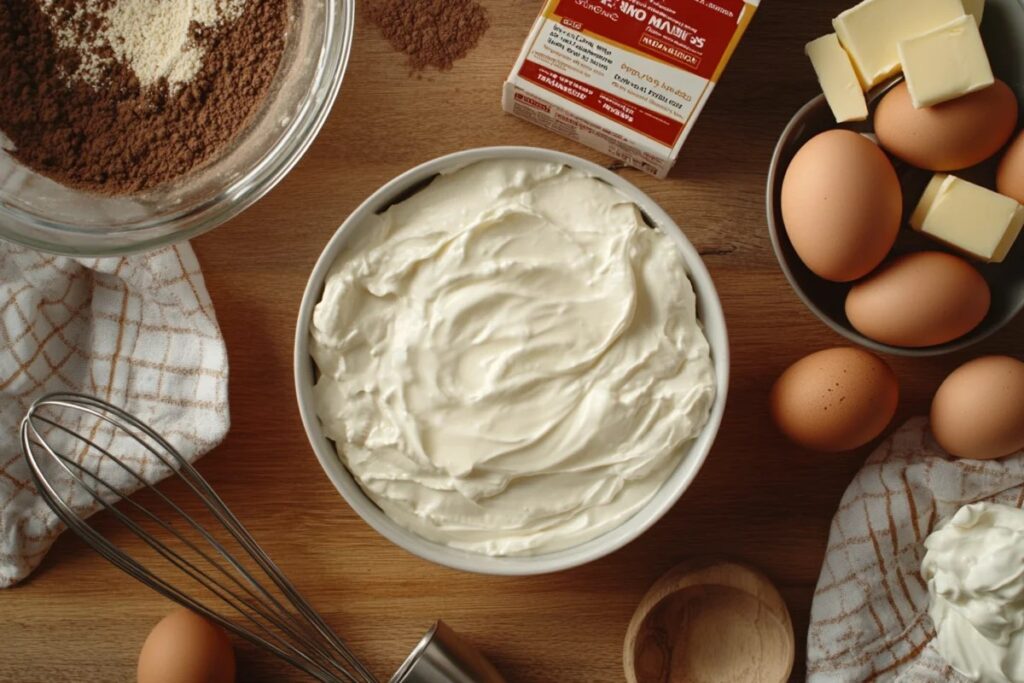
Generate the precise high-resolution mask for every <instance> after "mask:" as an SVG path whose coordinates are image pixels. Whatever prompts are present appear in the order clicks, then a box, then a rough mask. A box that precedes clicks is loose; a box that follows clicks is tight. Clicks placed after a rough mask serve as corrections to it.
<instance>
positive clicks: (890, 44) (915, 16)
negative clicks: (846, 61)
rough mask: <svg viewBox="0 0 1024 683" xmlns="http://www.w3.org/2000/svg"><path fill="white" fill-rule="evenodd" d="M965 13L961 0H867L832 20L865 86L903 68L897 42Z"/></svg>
mask: <svg viewBox="0 0 1024 683" xmlns="http://www.w3.org/2000/svg"><path fill="white" fill-rule="evenodd" d="M962 16H965V14H964V5H963V3H962V2H961V1H960V0H864V2H862V3H860V4H859V5H856V6H855V7H851V8H850V9H848V10H846V11H845V12H843V13H842V14H840V15H839V16H838V17H836V18H835V19H833V20H832V25H833V26H834V27H835V30H836V35H838V36H839V42H840V43H842V45H843V47H844V48H846V51H847V52H849V53H850V58H851V59H852V60H853V66H854V68H856V69H857V75H858V77H859V78H860V83H861V85H862V86H863V87H864V89H865V90H867V89H869V88H872V87H874V86H876V85H878V84H879V83H881V82H882V81H884V80H885V79H887V78H889V77H890V76H895V75H896V74H898V73H899V72H900V56H899V52H898V51H897V47H896V46H897V45H898V44H899V42H900V41H901V40H906V39H907V38H913V37H914V36H919V35H921V34H922V33H928V32H929V31H932V30H933V29H936V28H938V27H940V26H942V25H944V24H948V23H949V22H951V21H953V20H954V19H957V18H959V17H962Z"/></svg>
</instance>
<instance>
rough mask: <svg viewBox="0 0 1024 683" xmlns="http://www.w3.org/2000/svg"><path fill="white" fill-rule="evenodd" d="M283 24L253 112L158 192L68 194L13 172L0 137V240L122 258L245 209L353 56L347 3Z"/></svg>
mask: <svg viewBox="0 0 1024 683" xmlns="http://www.w3.org/2000/svg"><path fill="white" fill-rule="evenodd" d="M292 14H293V16H292V22H291V24H290V28H289V34H288V36H287V40H286V44H285V51H284V55H283V56H282V59H281V66H280V68H279V69H278V74H277V77H276V79H275V81H274V84H273V86H272V89H271V91H270V93H269V94H268V96H267V98H266V101H265V103H264V105H263V109H262V111H261V112H259V113H258V114H257V116H256V118H255V119H254V120H253V122H252V123H250V125H249V126H248V128H246V129H245V130H243V131H242V132H241V133H240V134H239V136H238V137H237V138H236V139H235V141H234V142H233V143H232V144H231V145H230V146H229V147H227V148H226V149H224V150H222V151H221V152H220V153H219V155H218V156H217V158H216V159H215V160H214V161H213V162H212V163H210V164H207V165H206V166H204V167H202V168H201V169H200V170H198V171H194V172H192V173H191V174H189V175H186V176H184V177H182V178H179V179H177V180H175V181H172V182H170V183H168V184H166V185H164V186H161V187H157V188H154V189H151V190H146V191H144V192H140V193H137V194H131V195H122V196H104V195H99V194H94V193H89V192H84V191H80V190H74V189H71V188H68V187H65V186H64V185H61V184H59V183H57V182H54V181H53V180H50V179H49V178H46V177H44V176H42V175H39V174H38V173H35V172H34V171H32V170H31V169H29V168H26V167H25V166H23V165H21V164H20V163H18V162H17V161H16V160H15V159H14V158H13V157H12V156H11V155H10V154H9V153H8V152H7V151H5V150H3V149H2V148H3V147H4V145H5V144H7V143H8V141H7V140H6V138H4V137H3V136H2V133H0V238H3V239H8V240H11V241H13V242H17V243H20V244H23V245H25V246H28V247H32V248H35V249H41V250H44V251H49V252H54V253H60V254H67V255H71V256H101V255H116V254H125V253H131V252H138V251H143V250H146V249H152V248H155V247H157V246H160V245H164V244H168V243H170V242H178V241H181V240H186V239H189V238H190V237H194V236H195V235H198V234H200V233H203V232H206V231H207V230H212V229H213V228H215V227H217V226H218V225H220V224H221V223H224V222H225V221H227V220H229V219H230V218H233V217H234V216H236V215H238V214H239V213H241V212H242V211H243V210H245V209H246V208H248V207H249V206H251V205H252V204H253V203H254V202H256V201H257V200H258V199H259V198H260V197H262V196H263V195H265V194H266V193H267V192H269V191H270V190H271V188H273V187H274V186H275V185H276V184H277V183H278V182H279V181H280V180H281V179H282V178H284V176H285V175H286V174H287V173H288V171H290V170H291V169H292V167H293V166H295V164H296V163H298V161H299V159H300V158H301V157H302V155H303V154H304V153H305V151H306V150H307V149H308V148H309V145H310V144H311V143H312V142H313V139H314V138H315V137H316V134H317V133H318V132H319V130H320V127H321V126H322V125H323V123H324V120H325V119H326V118H327V114H328V113H329V112H330V109H331V105H332V104H333V103H334V99H335V97H336V96H337V94H338V89H339V88H340V86H341V80H342V76H343V75H344V72H345V67H346V65H347V63H348V57H349V52H350V50H351V46H352V29H353V26H354V23H355V1H354V0H295V2H294V4H293V10H292ZM8 146H9V145H8Z"/></svg>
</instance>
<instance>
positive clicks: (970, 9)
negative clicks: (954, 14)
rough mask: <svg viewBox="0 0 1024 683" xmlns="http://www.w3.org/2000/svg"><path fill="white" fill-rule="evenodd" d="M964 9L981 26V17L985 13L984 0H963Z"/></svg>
mask: <svg viewBox="0 0 1024 683" xmlns="http://www.w3.org/2000/svg"><path fill="white" fill-rule="evenodd" d="M963 3H964V11H966V12H967V13H968V14H970V15H971V16H972V17H974V21H975V22H977V24H978V26H981V18H982V17H983V16H984V15H985V0H963Z"/></svg>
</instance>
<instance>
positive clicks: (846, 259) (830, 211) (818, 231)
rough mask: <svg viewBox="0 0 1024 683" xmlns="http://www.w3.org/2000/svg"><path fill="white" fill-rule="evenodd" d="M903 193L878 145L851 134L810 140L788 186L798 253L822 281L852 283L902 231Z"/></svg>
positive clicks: (787, 208)
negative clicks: (823, 279) (900, 230)
mask: <svg viewBox="0 0 1024 683" xmlns="http://www.w3.org/2000/svg"><path fill="white" fill-rule="evenodd" d="M902 214H903V192H902V190H901V188H900V183H899V179H898V178H897V177H896V171H895V169H894V168H893V166H892V164H891V163H890V162H889V159H888V158H887V157H886V156H885V153H884V152H883V151H882V150H881V149H879V148H878V145H876V144H875V143H873V142H872V141H871V140H868V139H867V138H865V137H864V136H862V135H858V134H857V133H853V132H851V131H848V130H831V131H827V132H825V133H821V134H820V135H817V136H815V137H814V138H812V139H811V140H809V141H808V142H807V143H806V144H805V145H804V146H803V147H802V148H801V149H800V151H799V152H797V154H796V156H795V157H793V161H792V162H790V164H789V168H788V169H787V171H786V175H785V178H784V179H783V183H782V218H783V223H784V224H785V227H786V234H787V235H788V236H789V239H790V242H791V243H792V244H793V248H794V249H796V252H797V255H799V257H800V259H801V260H802V261H803V262H804V264H806V265H807V267H808V268H810V269H811V270H812V271H813V272H814V273H815V274H817V275H818V276H819V277H823V278H825V279H826V280H832V281H834V282H850V281H853V280H856V279H858V278H861V277H864V276H865V275H867V274H868V273H870V272H871V271H872V270H874V269H875V268H877V267H878V265H879V264H880V263H881V262H882V261H883V260H884V259H885V257H886V255H888V253H889V251H890V250H891V249H892V246H893V244H894V243H895V242H896V236H897V235H898V233H899V229H900V220H901V218H902Z"/></svg>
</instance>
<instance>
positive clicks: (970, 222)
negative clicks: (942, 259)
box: [910, 173, 1024, 263]
mask: <svg viewBox="0 0 1024 683" xmlns="http://www.w3.org/2000/svg"><path fill="white" fill-rule="evenodd" d="M910 224H911V226H913V228H914V229H915V230H917V231H919V232H923V233H924V234H926V235H929V236H931V237H934V238H935V239H937V240H939V241H940V242H944V243H945V244H948V245H949V246H951V247H953V248H954V249H959V250H960V251H962V252H964V253H966V254H968V255H970V256H974V257H976V258H979V259H981V260H983V261H988V262H989V263H1002V262H1003V260H1005V259H1006V256H1007V254H1009V253H1010V249H1011V248H1012V247H1013V244H1014V242H1016V241H1017V237H1018V236H1020V233H1021V229H1022V228H1024V206H1021V205H1020V204H1018V203H1017V202H1016V201H1015V200H1013V199H1010V198H1009V197H1004V196H1003V195H1001V194H999V193H997V192H993V191H992V190H989V189H988V188H985V187H982V186H980V185H975V184H974V183H969V182H967V181H966V180H962V179H961V178H957V177H956V176H951V175H946V174H944V173H938V174H936V175H935V177H934V178H932V181H931V183H929V184H928V188H927V189H926V190H925V192H924V195H923V196H922V197H921V201H920V202H919V203H918V205H917V208H916V209H915V210H914V214H913V215H912V216H911V217H910Z"/></svg>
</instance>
